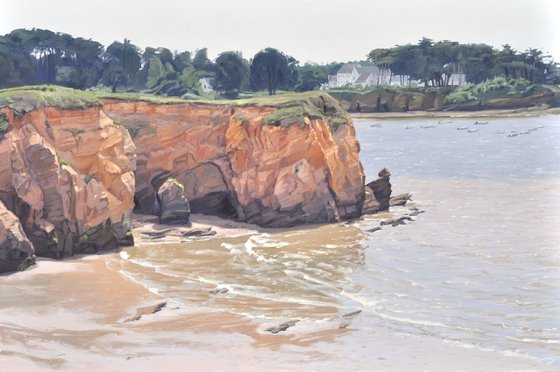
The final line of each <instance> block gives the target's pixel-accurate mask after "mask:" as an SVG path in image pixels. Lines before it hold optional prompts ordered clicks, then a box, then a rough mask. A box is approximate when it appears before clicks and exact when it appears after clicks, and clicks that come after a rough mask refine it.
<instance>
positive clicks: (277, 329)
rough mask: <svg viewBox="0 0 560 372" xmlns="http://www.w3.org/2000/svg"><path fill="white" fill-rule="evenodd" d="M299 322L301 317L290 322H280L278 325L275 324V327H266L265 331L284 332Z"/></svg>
mask: <svg viewBox="0 0 560 372" xmlns="http://www.w3.org/2000/svg"><path fill="white" fill-rule="evenodd" d="M297 322H299V319H296V320H290V321H288V322H285V323H282V324H279V325H277V326H275V327H270V328H267V329H265V331H266V332H270V333H274V334H276V333H279V332H284V331H285V330H287V329H288V328H290V327H293V326H295V325H296V323H297Z"/></svg>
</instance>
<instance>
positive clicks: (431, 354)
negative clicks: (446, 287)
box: [0, 215, 554, 372]
mask: <svg viewBox="0 0 560 372" xmlns="http://www.w3.org/2000/svg"><path fill="white" fill-rule="evenodd" d="M383 216H385V215H383ZM383 216H380V218H382V217H383ZM385 217H387V216H385ZM193 219H194V221H196V222H195V223H194V224H193V227H206V226H207V225H208V226H212V228H213V229H215V230H216V231H218V232H219V233H218V234H219V235H217V236H214V237H213V238H212V239H216V238H218V239H222V238H223V239H225V237H228V236H229V237H231V236H233V235H234V233H237V234H245V235H246V233H251V232H254V231H255V230H254V229H253V228H254V227H253V226H250V225H246V224H244V226H243V227H242V228H241V229H240V230H236V229H234V228H232V227H231V226H235V227H241V226H238V224H235V223H233V222H231V221H225V220H220V219H216V218H215V217H205V216H194V217H193ZM139 220H142V222H139ZM232 224H233V225H232ZM136 225H137V226H138V228H139V229H154V225H150V223H147V222H146V220H145V219H143V218H139V219H136ZM155 228H157V225H156V226H155ZM326 228H327V229H328V228H329V227H328V226H327V227H326ZM156 230H157V229H156ZM327 231H328V230H327ZM136 233H137V232H135V234H136ZM296 233H297V231H296ZM232 234H233V235H232ZM320 234H321V233H320V232H319V235H320ZM220 236H221V237H222V238H220ZM153 244H154V243H153V242H149V241H148V240H145V241H143V243H139V244H138V245H137V247H134V249H148V250H149V249H151V247H153V246H154V245H153ZM166 244H169V247H172V246H173V244H175V245H176V239H175V238H171V241H170V242H161V241H160V242H159V246H158V247H160V248H163V249H165V247H166ZM123 253H125V252H123V251H121V252H107V253H104V254H100V255H93V256H81V257H74V258H72V259H67V260H63V261H52V260H48V259H39V260H38V265H37V266H35V267H34V268H32V269H30V270H28V271H25V272H20V273H15V274H12V275H4V276H1V277H0V298H2V303H1V305H0V319H1V320H0V337H1V340H2V342H1V345H2V346H1V347H0V349H1V350H0V370H1V371H2V372H4V371H21V370H27V371H35V370H55V369H56V370H68V371H76V370H84V371H97V370H101V369H102V370H110V371H125V370H135V371H145V370H153V369H154V368H161V367H164V368H165V369H166V370H168V371H184V370H185V366H186V365H188V366H189V368H190V369H191V370H208V371H210V370H211V371H214V370H243V371H247V370H249V371H262V370H304V369H311V370H337V369H338V370H340V369H342V370H363V369H364V367H366V368H367V369H381V370H418V369H423V370H431V371H448V370H465V369H468V370H539V371H546V370H554V369H553V368H552V367H550V366H548V365H545V364H542V363H539V362H535V361H533V360H530V359H527V358H524V357H518V356H515V355H510V356H507V355H503V354H499V353H496V352H494V351H484V350H480V349H475V348H466V347H464V346H461V345H459V344H454V343H451V342H446V341H444V340H440V339H429V340H427V339H426V338H425V337H421V336H414V335H410V334H404V333H400V332H398V331H397V330H395V332H392V331H391V330H390V329H384V328H375V327H374V328H372V326H371V324H370V323H368V322H367V321H366V320H365V319H364V318H363V316H364V315H363V314H362V313H358V314H354V315H350V316H347V317H345V316H344V315H343V314H342V313H340V312H337V311H336V310H334V311H325V310H324V309H322V310H318V311H319V312H318V313H317V314H315V316H309V315H310V314H306V315H307V316H308V317H307V318H305V319H301V320H300V321H299V322H297V323H296V324H295V326H293V327H291V328H288V329H287V330H286V331H285V332H279V333H278V334H272V333H270V332H267V331H266V329H268V328H270V327H273V326H276V325H278V324H280V323H282V322H284V321H288V320H291V319H290V318H282V317H275V318H269V317H253V316H244V315H242V314H239V313H233V312H230V311H228V308H227V306H219V307H216V306H209V305H210V304H212V303H214V302H218V301H220V298H221V297H225V296H228V294H227V293H224V294H222V293H213V292H212V293H210V292H209V291H201V293H200V294H199V295H200V296H202V297H204V301H200V302H181V301H176V300H173V299H171V298H168V297H166V296H165V295H164V294H160V293H159V291H158V290H157V289H154V288H147V287H146V286H144V285H140V284H139V283H137V282H136V281H135V280H133V278H131V277H130V276H128V275H126V271H125V270H124V267H125V265H126V264H127V261H126V255H125V256H123ZM162 302H165V306H164V307H163V308H162V309H161V310H160V311H158V312H156V313H153V314H151V313H149V312H148V313H146V314H144V315H142V316H141V317H140V318H139V319H138V320H131V319H133V318H134V316H135V315H136V314H138V310H139V309H144V308H146V307H148V308H153V307H154V306H156V305H157V304H160V303H162ZM226 304H227V302H226ZM246 305H247V307H248V308H250V307H251V304H250V303H247V304H246ZM256 306H262V305H261V304H257V305H256ZM271 306H272V304H271ZM352 310H355V309H353V308H348V309H346V310H345V311H344V312H345V313H348V312H352Z"/></svg>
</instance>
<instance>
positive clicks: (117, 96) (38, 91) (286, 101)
mask: <svg viewBox="0 0 560 372" xmlns="http://www.w3.org/2000/svg"><path fill="white" fill-rule="evenodd" d="M104 99H114V100H120V101H130V102H134V101H142V102H148V103H154V104H189V105H212V106H222V105H223V106H232V107H246V106H259V107H274V108H277V110H275V111H273V112H271V113H269V114H267V115H265V117H264V118H263V124H264V125H280V126H288V125H291V124H294V123H300V124H301V123H302V122H303V119H304V118H305V117H309V118H311V119H327V120H328V121H329V122H330V124H331V126H332V128H333V129H334V130H336V128H337V127H338V126H339V125H341V124H345V123H348V122H349V120H350V117H349V116H348V114H347V113H346V111H345V110H344V109H343V107H342V106H341V105H340V103H339V102H338V101H337V100H336V99H334V98H333V97H331V96H330V95H329V94H327V93H324V92H317V91H312V92H305V93H285V94H278V95H274V96H259V97H253V98H245V99H237V100H184V99H181V98H178V97H162V96H154V95H146V94H141V93H99V92H92V91H84V90H77V89H72V88H66V87H60V86H55V85H34V86H21V87H16V88H9V89H2V90H0V107H9V108H11V109H12V110H14V112H15V113H16V115H23V114H25V113H26V112H29V111H31V110H34V109H37V108H41V107H57V108H61V109H84V108H88V107H94V106H102V105H103V100H104Z"/></svg>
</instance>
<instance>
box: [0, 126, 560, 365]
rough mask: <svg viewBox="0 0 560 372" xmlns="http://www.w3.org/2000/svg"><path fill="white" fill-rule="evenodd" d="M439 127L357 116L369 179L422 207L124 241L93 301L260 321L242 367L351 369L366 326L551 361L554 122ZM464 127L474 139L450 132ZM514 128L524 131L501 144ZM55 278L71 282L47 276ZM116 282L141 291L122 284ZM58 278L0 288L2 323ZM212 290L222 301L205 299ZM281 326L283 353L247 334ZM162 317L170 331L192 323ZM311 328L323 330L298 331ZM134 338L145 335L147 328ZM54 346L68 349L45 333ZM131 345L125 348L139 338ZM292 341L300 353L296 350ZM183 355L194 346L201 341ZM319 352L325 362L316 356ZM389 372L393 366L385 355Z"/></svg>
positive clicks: (558, 241) (559, 271)
mask: <svg viewBox="0 0 560 372" xmlns="http://www.w3.org/2000/svg"><path fill="white" fill-rule="evenodd" d="M478 120H480V119H478ZM438 121H439V119H414V120H408V119H407V120H403V119H398V120H380V119H376V120H358V121H356V122H355V125H356V130H357V135H358V139H359V140H360V143H361V148H362V153H361V158H362V162H363V164H364V166H365V171H366V174H367V179H368V180H371V179H373V178H375V176H376V173H377V171H379V169H381V168H382V167H384V166H388V167H390V169H391V171H392V183H393V189H394V193H401V192H412V193H413V202H412V203H411V204H410V206H416V207H418V208H420V209H421V210H424V211H425V212H426V213H423V214H420V215H419V216H417V217H415V221H413V222H412V223H410V224H408V225H405V226H397V227H387V226H384V227H383V229H382V230H381V231H378V232H375V233H368V232H367V231H366V230H367V229H369V228H372V227H375V226H378V225H379V221H380V220H383V219H385V218H389V217H391V216H394V215H402V214H404V213H409V212H410V210H409V209H408V208H406V207H405V208H403V207H400V208H399V207H398V208H394V209H393V210H392V212H391V213H384V214H380V215H376V216H367V217H365V218H363V219H361V220H358V221H352V222H350V223H339V224H330V225H318V226H307V227H300V228H292V229H282V230H263V231H262V232H260V233H258V234H254V235H249V236H244V237H236V238H226V239H224V238H211V239H207V240H202V241H193V242H188V243H181V244H165V245H145V246H140V247H130V248H126V249H124V250H123V251H122V252H120V254H118V253H113V254H109V255H105V256H102V262H103V263H104V267H103V270H102V269H100V268H92V269H91V270H90V271H89V274H88V271H86V274H85V276H84V274H83V273H82V276H81V277H80V278H81V280H82V281H84V282H86V283H87V282H88V281H90V282H93V281H95V282H100V283H105V282H106V283H107V284H106V287H105V286H103V287H102V288H104V289H103V290H101V289H100V290H99V293H91V294H90V297H95V296H98V297H102V298H99V299H100V300H102V299H105V301H109V300H111V299H112V301H115V302H118V300H117V298H119V296H122V297H126V296H131V293H136V292H135V291H138V293H137V294H135V296H136V297H137V298H136V299H137V300H138V298H140V299H141V298H144V297H146V294H142V292H141V290H140V289H138V288H145V289H147V290H148V291H149V293H150V294H151V295H152V296H155V297H157V298H162V299H167V300H169V301H170V305H169V306H171V304H173V306H177V307H178V308H179V307H183V308H189V309H193V308H194V309H197V308H198V309H208V311H217V312H223V313H228V314H233V315H234V316H235V317H236V318H233V320H228V321H227V322H224V323H223V324H222V323H220V324H221V326H220V331H221V332H228V329H230V330H231V333H235V332H241V331H239V330H237V328H236V327H237V326H238V325H239V324H241V323H243V322H246V321H247V322H249V323H252V324H256V325H255V327H256V331H255V332H256V333H252V334H250V333H243V332H241V333H243V334H247V335H249V338H252V340H247V339H242V340H241V341H240V340H235V342H241V343H242V344H247V345H249V344H251V345H252V347H254V349H253V350H252V351H251V352H250V354H249V358H255V360H261V361H266V360H267V359H266V358H267V357H266V355H267V354H266V353H267V350H270V349H271V348H272V349H277V348H281V350H282V352H283V354H282V355H283V358H286V359H285V360H288V359H290V357H293V358H294V362H293V363H294V364H292V365H288V366H291V367H297V366H298V364H297V362H298V361H302V360H303V361H306V362H310V361H313V362H314V363H315V364H314V366H315V367H320V366H321V364H317V363H319V362H320V361H327V362H328V361H335V360H340V359H341V358H342V359H344V358H346V360H347V363H349V364H346V366H347V367H348V366H350V367H352V366H354V367H357V366H360V365H361V364H360V361H361V360H365V359H367V356H366V355H362V354H363V353H364V352H363V351H360V350H359V349H358V348H357V346H356V345H358V344H361V345H362V346H361V347H362V348H366V349H364V350H368V349H367V345H368V344H372V343H373V339H375V338H376V337H377V338H379V337H380V336H375V334H376V332H377V334H378V335H379V334H398V335H401V336H403V337H412V338H414V339H415V340H416V341H415V342H417V343H418V344H421V343H427V344H429V343H432V342H442V341H443V342H445V343H449V344H452V345H456V346H459V347H463V348H474V349H480V350H489V351H492V354H491V355H502V356H506V357H508V356H513V355H521V356H524V357H527V358H529V359H530V360H534V361H539V362H543V363H546V364H551V365H556V366H560V357H559V355H560V231H559V230H558V229H557V226H558V224H559V222H560V209H559V208H560V199H559V197H558V191H559V190H560V117H559V116H547V117H534V118H507V119H493V118H492V119H490V118H489V119H484V121H488V124H486V125H474V124H473V123H474V121H475V119H449V120H445V123H438ZM432 126H433V127H432ZM465 126H466V127H468V128H469V129H470V130H471V131H473V130H475V129H478V131H476V132H469V131H468V129H467V130H457V128H462V127H465ZM422 127H424V128H422ZM407 128H408V129H407ZM530 129H531V130H530ZM513 131H516V133H525V134H519V135H516V136H510V137H508V134H512V132H513ZM64 275H66V277H69V276H70V275H71V273H69V274H60V275H59V278H58V279H57V280H63V278H65V276H64ZM116 277H119V278H121V279H120V280H123V281H126V282H128V283H134V285H135V286H137V287H138V288H137V287H133V288H135V289H134V291H131V290H130V289H129V287H126V289H119V287H118V286H117V285H116V284H114V283H115V281H116V279H115V278H116ZM2 279H3V278H0V281H1V280H2ZM57 280H55V279H52V278H51V280H49V281H47V282H46V283H45V281H44V280H38V279H36V280H35V281H32V282H25V281H23V284H22V283H21V282H18V281H17V280H16V281H14V280H6V281H5V282H4V283H0V284H1V285H0V298H2V299H4V300H5V301H6V302H4V304H2V303H0V315H1V316H3V317H4V318H0V319H8V318H9V319H10V320H9V321H6V322H7V324H9V325H11V326H14V324H15V323H17V322H16V321H15V320H13V319H12V318H10V317H9V316H8V314H12V313H13V312H14V306H11V307H10V306H7V305H6V304H8V301H12V302H13V301H16V299H17V300H18V301H19V302H20V303H23V304H28V305H29V306H31V307H33V306H37V307H40V308H41V309H45V308H46V307H45V304H44V302H41V300H40V299H39V300H37V297H41V296H42V295H44V294H43V292H42V291H44V293H50V292H49V291H51V292H52V291H53V289H52V288H51V287H50V286H54V285H55V283H56V282H57ZM73 283H75V286H74V287H69V288H68V289H60V290H59V291H58V292H57V293H58V295H60V296H62V297H64V296H70V297H71V298H72V299H73V300H72V301H74V303H75V304H74V305H72V306H75V307H76V308H78V309H79V308H80V307H81V308H84V309H85V305H83V303H85V302H86V300H85V299H81V296H85V294H81V293H82V292H80V290H79V289H78V284H77V283H81V282H80V281H78V280H76V281H73ZM111 283H113V284H111ZM123 283H124V282H123ZM137 284H140V286H138V285H137ZM67 285H68V284H67ZM111 286H114V290H111V289H110V288H111ZM123 288H124V287H123ZM217 288H226V289H227V290H228V292H226V293H219V294H212V293H209V291H212V290H215V289H217ZM83 292H84V293H87V285H84V290H83ZM106 292H107V293H106ZM109 293H110V294H109ZM51 295H54V294H53V293H51ZM105 296H106V297H105ZM49 298H52V297H49ZM107 299H109V300H107ZM34 301H36V302H37V304H35V303H34ZM50 301H52V300H50ZM72 301H70V300H67V301H66V303H68V304H70V303H71V302H72ZM81 301H82V302H81ZM89 301H90V302H91V298H89ZM109 302H110V301H109ZM80 303H81V304H82V305H80ZM41 306H42V307H41ZM51 306H52V305H51ZM69 306H70V305H69ZM113 306H114V305H113ZM62 308H64V306H62ZM354 310H362V313H360V314H359V315H357V316H355V317H351V318H348V320H349V321H351V325H350V326H349V327H348V328H344V329H340V330H339V329H338V328H339V324H342V323H341V322H344V321H346V320H345V319H346V318H344V317H342V315H343V314H345V313H348V312H350V311H354ZM43 311H45V312H46V314H48V313H49V311H50V314H53V310H43ZM84 311H85V310H84ZM87 311H89V312H93V313H94V314H97V315H94V316H92V318H93V319H97V320H96V322H99V323H103V322H106V323H107V324H109V323H111V322H114V321H116V320H118V318H119V317H121V318H122V316H123V315H122V312H123V310H122V309H120V310H119V311H120V313H119V311H117V310H115V309H112V308H107V306H99V305H97V307H94V306H93V305H92V306H89V307H87ZM99 314H105V316H100V315H99ZM237 317H238V318H237ZM14 319H15V318H14ZM99 319H104V321H101V320H99ZM289 319H300V320H301V322H300V323H298V324H297V325H296V326H295V327H293V328H292V329H290V330H289V332H287V334H289V335H290V337H287V338H277V339H276V340H281V342H279V343H280V344H285V345H288V346H284V348H283V349H282V346H279V345H278V342H277V341H274V342H273V341H271V340H270V339H262V338H261V337H260V336H258V335H259V334H260V335H262V334H263V329H265V328H266V327H265V326H264V325H270V324H278V323H281V322H283V321H286V320H289ZM45 321H46V320H45ZM46 322H47V324H48V321H46ZM169 322H170V323H169V324H168V325H166V327H167V328H166V329H169V328H170V329H175V330H177V331H181V330H183V329H184V330H185V331H186V330H191V329H192V327H193V325H192V324H188V325H185V324H184V323H183V321H176V320H175V321H174V320H170V321H169ZM1 323H2V321H1V320H0V326H1V325H2V324H1ZM210 323H212V321H206V323H205V324H206V325H207V326H208V325H209V324H210ZM224 324H225V325H224ZM14 327H15V326H14ZM45 327H46V329H47V330H48V329H52V327H50V328H49V326H48V325H45ZM54 327H55V328H56V326H54ZM146 327H147V326H146ZM161 327H163V326H161ZM0 328H1V327H0ZM86 328H87V327H86ZM148 328H149V327H148ZM148 328H146V329H148ZM164 328H165V327H164ZM158 329H159V328H158ZM317 329H318V330H322V329H325V330H328V332H327V333H321V334H313V335H312V336H310V335H309V334H310V333H311V332H314V331H316V330H317ZM1 331H2V330H1V329H0V332H1ZM97 331H99V332H101V331H100V330H97ZM105 331H106V330H105V329H104V332H105ZM22 332H23V331H22ZM73 332H74V331H73ZM84 332H86V331H84ZM87 332H92V330H91V329H88V330H87ZM107 332H109V331H107ZM120 332H123V331H122V329H121V328H119V331H118V332H115V334H117V333H118V334H120ZM290 332H292V333H290ZM16 333H17V331H13V334H12V333H9V335H10V337H9V339H10V340H17V337H16V336H14V335H15V334H16ZM23 333H25V332H23ZM264 333H265V334H266V332H264ZM306 333H307V334H308V335H307V336H306V335H305V334H306ZM5 334H6V335H8V333H5ZM17 334H19V333H17ZM30 334H34V335H35V336H34V337H39V338H40V337H42V336H40V335H37V334H35V333H30ZM86 334H87V333H84V334H82V333H79V332H78V335H75V336H76V337H78V336H79V337H84V335H86ZM294 335H299V336H294ZM302 335H303V336H302ZM104 337H105V336H104ZM142 337H144V338H145V339H146V340H149V339H150V335H149V334H148V335H147V334H143V336H142ZM272 337H276V336H272ZM281 337H282V336H281ZM7 339H8V338H7ZM53 339H54V340H55V341H56V342H61V343H64V342H66V341H61V340H60V339H57V337H56V336H52V335H51V336H49V340H50V341H52V340H53ZM230 341H231V340H230ZM381 341H383V340H381ZM13 342H14V343H17V342H16V341H13ZM135 342H136V343H137V344H134V345H136V346H134V347H132V346H130V349H131V350H133V349H135V348H136V349H143V348H144V347H147V345H148V344H149V342H148V341H145V342H144V341H141V340H140V341H138V339H136V338H135ZM378 342H379V340H378ZM99 343H100V344H101V343H102V342H101V341H100V342H99ZM103 343H106V342H105V341H103ZM78 344H79V342H78V341H75V342H73V347H75V348H80V346H79V345H78ZM387 344H388V345H389V344H391V343H390V342H389V340H387ZM393 344H395V345H399V344H398V343H393ZM76 345H78V346H76ZM131 345H132V343H131ZM289 345H297V346H298V347H303V349H298V350H297V352H296V351H294V350H292V349H290V348H289ZM391 345H392V344H391ZM397 347H398V346H397ZM117 349H118V348H117ZM436 349H437V348H436ZM10 350H12V352H13V353H15V351H14V350H16V349H10ZM193 350H200V351H201V353H204V352H208V350H209V347H206V346H198V349H197V347H194V349H193ZM109 351H110V350H107V352H109ZM318 351H321V352H322V354H319V355H317V354H315V352H318ZM112 352H115V350H112ZM129 352H131V351H130V350H129ZM152 352H153V350H152ZM158 352H162V351H161V350H160V349H158ZM368 352H370V351H368ZM436 352H437V350H436ZM370 353H371V352H370ZM155 354H157V353H155ZM0 355H1V352H0ZM18 355H19V354H18ZM428 357H429V356H428ZM60 358H61V359H62V361H61V362H60V363H61V365H64V357H60ZM379 359H380V360H383V359H384V358H381V357H380V358H379ZM263 363H264V362H263ZM465 363H466V362H465ZM326 365H328V364H326ZM387 366H389V367H390V366H394V364H391V363H390V361H389V362H388V364H387ZM410 366H411V368H414V367H417V368H419V367H422V368H426V366H425V365H415V364H411V365H410ZM245 367H246V366H245ZM433 367H434V366H429V367H428V369H434V368H433ZM466 367H467V368H468V365H466ZM436 369H437V368H436Z"/></svg>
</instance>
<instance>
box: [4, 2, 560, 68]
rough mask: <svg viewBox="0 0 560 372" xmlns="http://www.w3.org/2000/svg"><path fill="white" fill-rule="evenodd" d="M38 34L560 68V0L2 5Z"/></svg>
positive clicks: (328, 56) (313, 56) (18, 24)
mask: <svg viewBox="0 0 560 372" xmlns="http://www.w3.org/2000/svg"><path fill="white" fill-rule="evenodd" d="M33 27H36V28H46V29H49V30H51V31H57V32H64V33H68V34H71V35H72V36H76V37H77V36H81V37H84V38H91V39H94V40H96V41H99V42H101V43H102V44H104V45H109V44H110V43H111V42H113V41H114V40H119V41H122V40H123V39H124V38H128V39H130V40H131V42H132V43H133V44H136V45H138V46H139V47H141V48H144V47H146V46H152V47H160V46H163V47H167V48H169V49H171V50H172V51H174V50H178V51H183V50H190V51H194V50H196V49H199V48H202V47H207V48H208V54H209V56H210V57H211V58H215V57H216V56H217V55H218V54H219V53H220V52H223V51H227V50H237V51H241V52H242V53H243V55H244V56H245V57H246V58H250V57H252V56H253V55H254V54H255V53H256V52H258V51H259V50H261V49H263V48H265V47H274V48H278V49H280V50H282V51H283V52H285V53H287V54H289V55H292V56H294V57H295V58H296V59H298V60H299V61H300V62H302V63H304V62H309V61H310V62H316V63H328V62H333V61H341V62H345V61H354V60H363V59H365V56H366V54H367V53H368V52H369V51H370V50H372V49H375V48H385V47H391V46H394V45H397V44H407V43H416V42H417V41H418V40H419V39H421V38H422V37H423V36H426V37H429V38H431V39H434V40H453V41H460V42H463V43H486V44H489V45H492V46H495V47H498V48H500V47H501V46H502V45H503V44H505V43H509V44H510V45H512V46H513V47H514V48H515V49H517V50H525V49H527V48H529V47H535V48H541V49H543V50H544V51H545V52H547V53H548V54H551V55H552V56H553V57H554V59H555V60H557V61H560V1H559V0H392V1H386V0H383V1H380V0H340V1H336V0H236V1H234V0H199V1H194V0H148V1H146V0H0V34H6V33H8V32H10V31H12V30H13V29H16V28H33Z"/></svg>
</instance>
